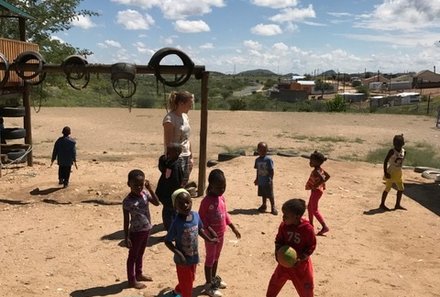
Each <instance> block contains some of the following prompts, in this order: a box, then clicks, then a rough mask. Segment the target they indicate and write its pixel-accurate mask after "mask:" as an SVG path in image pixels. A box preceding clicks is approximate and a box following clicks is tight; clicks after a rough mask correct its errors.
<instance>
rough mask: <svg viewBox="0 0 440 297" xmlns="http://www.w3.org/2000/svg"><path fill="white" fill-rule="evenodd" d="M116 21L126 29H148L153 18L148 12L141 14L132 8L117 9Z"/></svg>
mask: <svg viewBox="0 0 440 297" xmlns="http://www.w3.org/2000/svg"><path fill="white" fill-rule="evenodd" d="M116 22H117V23H118V24H121V25H122V26H123V27H124V28H125V29H127V30H148V29H150V27H151V26H152V25H154V20H153V18H152V17H151V16H150V15H149V14H145V15H144V16H143V15H142V14H140V13H139V12H138V11H136V10H132V9H127V10H123V11H118V14H117V17H116Z"/></svg>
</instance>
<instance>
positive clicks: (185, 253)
mask: <svg viewBox="0 0 440 297" xmlns="http://www.w3.org/2000/svg"><path fill="white" fill-rule="evenodd" d="M171 199H172V203H173V205H174V208H175V209H176V212H177V216H176V217H175V219H174V221H173V222H172V223H171V226H170V229H169V230H168V234H167V235H166V238H165V245H166V246H167V247H168V248H169V249H170V250H171V251H172V252H173V253H174V262H175V263H176V271H177V279H178V281H179V283H178V285H177V286H176V288H175V289H174V291H173V292H170V294H168V295H167V296H179V295H180V296H182V297H191V296H192V289H193V283H194V280H195V275H196V267H197V264H198V263H199V261H200V258H199V251H198V236H199V235H200V236H201V237H202V238H203V239H205V240H208V241H211V242H216V241H217V238H211V237H209V236H208V235H206V234H205V231H204V229H203V224H202V221H201V220H200V217H199V214H198V213H197V212H195V211H191V207H192V200H191V195H190V194H189V193H188V191H186V190H185V189H178V190H176V191H174V193H173V194H172V196H171ZM173 242H174V243H173Z"/></svg>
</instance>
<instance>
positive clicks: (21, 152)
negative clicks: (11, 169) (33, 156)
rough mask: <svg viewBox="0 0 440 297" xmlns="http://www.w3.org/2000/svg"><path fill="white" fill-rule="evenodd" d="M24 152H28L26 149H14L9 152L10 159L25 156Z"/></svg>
mask: <svg viewBox="0 0 440 297" xmlns="http://www.w3.org/2000/svg"><path fill="white" fill-rule="evenodd" d="M24 154H26V151H25V150H23V149H19V150H12V151H10V152H8V153H7V155H8V159H9V160H17V159H18V158H21V157H23V155H24Z"/></svg>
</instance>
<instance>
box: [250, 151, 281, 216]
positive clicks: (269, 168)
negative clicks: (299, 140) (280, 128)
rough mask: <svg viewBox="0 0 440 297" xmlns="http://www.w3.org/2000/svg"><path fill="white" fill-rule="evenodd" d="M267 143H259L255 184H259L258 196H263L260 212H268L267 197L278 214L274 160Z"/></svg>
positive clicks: (273, 211) (274, 213) (272, 208)
mask: <svg viewBox="0 0 440 297" xmlns="http://www.w3.org/2000/svg"><path fill="white" fill-rule="evenodd" d="M267 150H268V148H267V144H266V143H265V142H260V143H258V146H257V152H258V155H259V157H258V158H257V159H255V165H254V168H255V169H257V177H256V178H255V181H254V184H255V185H257V186H258V196H261V199H262V203H261V206H260V207H259V208H258V211H259V212H266V209H267V199H269V201H270V207H271V213H272V214H273V215H277V214H278V210H277V209H276V207H275V198H274V196H273V176H274V169H273V160H272V158H271V157H269V156H268V155H267Z"/></svg>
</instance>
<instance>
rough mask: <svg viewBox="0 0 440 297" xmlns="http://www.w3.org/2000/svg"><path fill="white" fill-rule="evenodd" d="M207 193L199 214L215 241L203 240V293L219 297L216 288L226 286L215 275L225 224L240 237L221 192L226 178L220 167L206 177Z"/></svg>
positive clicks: (220, 294)
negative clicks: (204, 281)
mask: <svg viewBox="0 0 440 297" xmlns="http://www.w3.org/2000/svg"><path fill="white" fill-rule="evenodd" d="M208 182H209V185H208V189H207V195H206V196H205V198H203V200H202V202H201V203H200V209H199V215H200V219H201V220H202V222H203V226H205V229H206V230H209V231H210V232H211V234H212V236H216V237H217V238H218V241H217V242H215V243H212V242H207V241H205V249H206V259H205V277H206V284H205V293H206V294H208V295H209V296H211V297H220V296H222V293H221V292H220V291H219V290H218V289H224V288H226V284H225V283H224V282H223V281H222V279H221V278H220V276H218V275H217V266H218V259H219V258H220V253H221V250H222V247H223V240H224V234H225V231H226V226H229V227H230V228H231V230H232V231H233V232H234V234H235V236H236V237H237V238H241V235H240V232H238V230H237V229H236V228H235V226H234V224H232V222H231V219H230V217H229V214H228V212H227V211H226V202H225V197H223V193H224V192H225V190H226V178H225V175H224V173H223V171H221V170H220V169H214V170H213V171H211V173H210V174H209V177H208Z"/></svg>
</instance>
